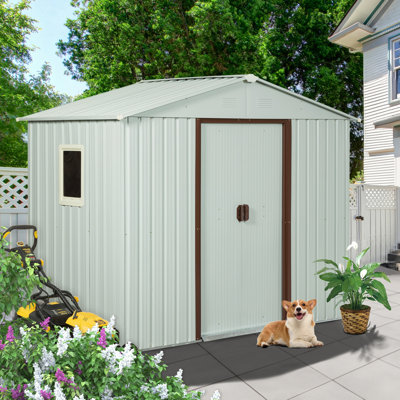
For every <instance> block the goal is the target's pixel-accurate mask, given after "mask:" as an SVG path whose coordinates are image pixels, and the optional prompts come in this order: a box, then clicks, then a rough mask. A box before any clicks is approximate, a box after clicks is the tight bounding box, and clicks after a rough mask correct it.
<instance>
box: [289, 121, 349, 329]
mask: <svg viewBox="0 0 400 400" xmlns="http://www.w3.org/2000/svg"><path fill="white" fill-rule="evenodd" d="M292 136H293V138H292V140H293V143H292V149H293V150H292V157H293V160H292V299H304V300H309V299H312V298H316V299H317V307H316V311H315V312H314V316H315V319H316V320H317V321H328V320H332V319H336V318H339V313H340V311H339V308H336V309H335V308H334V301H333V300H332V301H331V302H330V303H326V297H327V292H325V291H324V288H325V283H324V282H323V281H321V280H320V279H319V278H317V277H316V276H315V275H314V274H315V272H316V271H317V270H319V269H321V268H322V267H323V266H324V264H323V263H318V264H316V263H314V261H315V260H317V259H320V258H330V259H333V260H337V261H339V260H340V259H341V258H342V257H343V256H344V255H345V250H346V246H347V244H348V236H349V235H348V203H349V200H348V196H349V194H348V193H349V192H348V176H349V175H348V174H349V122H348V121H333V120H332V121H306V120H297V121H293V122H292Z"/></svg>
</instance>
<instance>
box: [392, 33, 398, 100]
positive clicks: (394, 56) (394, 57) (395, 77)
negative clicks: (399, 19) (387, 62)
mask: <svg viewBox="0 0 400 400" xmlns="http://www.w3.org/2000/svg"><path fill="white" fill-rule="evenodd" d="M391 64H392V93H393V95H392V99H393V100H394V99H400V39H397V40H394V41H393V43H392V63H391Z"/></svg>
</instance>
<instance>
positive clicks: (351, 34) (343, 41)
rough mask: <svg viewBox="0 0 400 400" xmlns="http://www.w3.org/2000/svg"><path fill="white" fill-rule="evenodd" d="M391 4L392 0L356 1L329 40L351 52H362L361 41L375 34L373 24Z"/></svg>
mask: <svg viewBox="0 0 400 400" xmlns="http://www.w3.org/2000/svg"><path fill="white" fill-rule="evenodd" d="M390 2H391V0H356V1H355V2H354V3H353V5H352V7H351V8H350V10H349V11H348V12H347V14H346V15H345V16H344V18H343V19H342V21H341V22H340V24H339V25H338V27H337V28H336V29H335V31H334V32H333V33H332V35H331V36H330V37H329V40H330V41H331V42H332V43H335V44H339V45H341V46H344V47H347V48H349V49H350V51H353V52H360V51H362V43H361V39H363V38H365V37H366V36H368V35H371V34H373V33H374V32H375V28H374V27H373V24H374V22H375V21H376V18H377V17H378V15H379V14H380V12H381V11H382V10H383V9H385V7H387V5H388V4H389V3H390Z"/></svg>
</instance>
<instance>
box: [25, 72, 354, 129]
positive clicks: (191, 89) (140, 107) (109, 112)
mask: <svg viewBox="0 0 400 400" xmlns="http://www.w3.org/2000/svg"><path fill="white" fill-rule="evenodd" d="M243 82H247V83H255V82H258V83H261V84H263V85H266V86H268V87H271V88H274V89H275V90H278V91H280V92H284V93H286V94H287V95H289V96H294V97H297V98H299V99H301V100H302V101H305V102H308V103H311V104H313V105H315V106H317V107H321V108H323V109H326V110H329V111H331V112H333V113H336V114H338V115H340V116H342V117H346V118H348V119H353V120H355V119H356V118H354V117H352V116H350V115H348V114H346V113H343V112H341V111H338V110H335V109H334V108H331V107H328V106H326V105H324V104H321V103H318V102H316V101H314V100H311V99H309V98H307V97H304V96H301V95H299V94H296V93H293V92H291V91H289V90H287V89H283V88H281V87H280V86H276V85H273V84H272V83H269V82H267V81H265V80H263V79H260V78H258V77H256V76H255V75H252V74H249V75H226V76H203V77H190V78H175V79H156V80H143V81H140V82H138V83H135V84H133V85H129V86H125V87H123V88H120V89H114V90H111V91H109V92H106V93H102V94H98V95H95V96H92V97H88V98H85V99H82V100H78V101H75V102H72V103H69V104H65V105H62V106H59V107H55V108H52V109H49V110H46V111H41V112H39V113H36V114H31V115H28V116H25V117H22V118H18V119H17V120H18V121H30V122H34V121H36V122H38V121H86V120H122V119H124V118H127V117H131V116H135V115H138V114H141V113H143V112H146V111H149V110H154V109H157V108H159V107H162V106H165V105H167V104H171V103H175V102H178V101H180V100H184V99H188V98H191V97H194V96H198V95H200V94H203V93H207V92H212V91H214V90H218V89H221V88H224V87H227V86H229V85H234V84H239V83H243Z"/></svg>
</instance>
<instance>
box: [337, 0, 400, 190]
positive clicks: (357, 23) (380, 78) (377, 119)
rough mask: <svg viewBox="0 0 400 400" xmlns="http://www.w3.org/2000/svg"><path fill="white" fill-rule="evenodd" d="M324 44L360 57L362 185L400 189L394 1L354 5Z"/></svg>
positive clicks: (399, 58) (399, 51)
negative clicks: (334, 45) (362, 131)
mask: <svg viewBox="0 0 400 400" xmlns="http://www.w3.org/2000/svg"><path fill="white" fill-rule="evenodd" d="M329 40H330V41H331V42H333V43H336V44H338V45H341V46H344V47H347V48H348V49H349V50H350V51H351V52H362V53H363V55H364V179H365V183H367V184H371V185H396V186H400V0H357V1H355V2H354V4H353V6H352V7H351V9H350V10H349V11H348V13H347V14H346V15H345V17H344V18H343V20H342V21H341V22H340V24H339V26H338V27H337V28H336V30H335V31H334V33H333V34H332V35H331V37H330V38H329Z"/></svg>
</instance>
